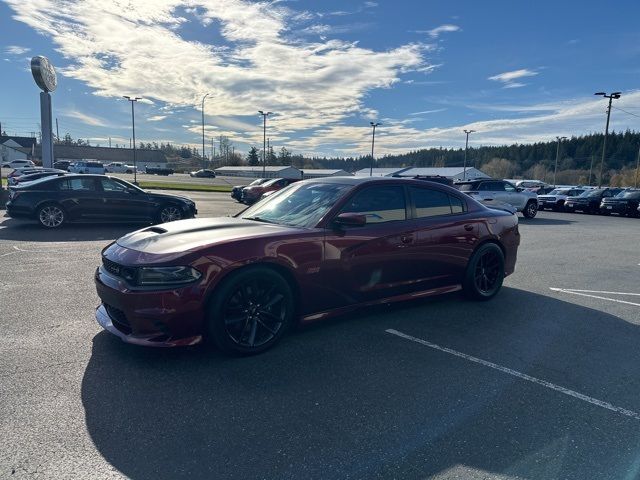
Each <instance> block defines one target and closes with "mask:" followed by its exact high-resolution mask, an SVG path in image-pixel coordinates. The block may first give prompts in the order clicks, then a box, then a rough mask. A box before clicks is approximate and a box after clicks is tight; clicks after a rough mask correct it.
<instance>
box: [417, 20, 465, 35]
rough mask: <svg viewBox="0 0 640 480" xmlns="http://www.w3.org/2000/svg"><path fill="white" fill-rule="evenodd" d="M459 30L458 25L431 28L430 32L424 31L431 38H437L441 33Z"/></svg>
mask: <svg viewBox="0 0 640 480" xmlns="http://www.w3.org/2000/svg"><path fill="white" fill-rule="evenodd" d="M459 30H460V27H459V26H458V25H452V24H449V23H447V24H444V25H440V26H439V27H436V28H432V29H431V30H426V32H424V33H427V34H428V35H429V36H430V37H431V38H438V37H439V36H440V35H441V34H443V33H447V32H457V31H459Z"/></svg>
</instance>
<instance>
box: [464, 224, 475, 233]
mask: <svg viewBox="0 0 640 480" xmlns="http://www.w3.org/2000/svg"><path fill="white" fill-rule="evenodd" d="M464 229H465V230H466V231H467V232H470V231H471V230H473V225H471V224H470V223H468V224H466V225H465V226H464Z"/></svg>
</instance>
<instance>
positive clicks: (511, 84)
mask: <svg viewBox="0 0 640 480" xmlns="http://www.w3.org/2000/svg"><path fill="white" fill-rule="evenodd" d="M536 75H538V72H536V71H535V70H529V69H528V68H521V69H520V70H512V71H510V72H504V73H500V74H498V75H494V76H492V77H489V78H488V80H493V81H495V82H501V83H502V84H503V86H504V88H520V87H524V86H525V85H526V83H521V82H516V81H515V80H518V79H520V78H525V77H534V76H536Z"/></svg>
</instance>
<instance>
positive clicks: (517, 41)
mask: <svg viewBox="0 0 640 480" xmlns="http://www.w3.org/2000/svg"><path fill="white" fill-rule="evenodd" d="M603 6H604V7H605V8H606V10H605V9H603ZM638 18H640V2H638V1H637V0H622V1H615V0H614V1H612V2H608V3H606V4H603V3H601V2H599V3H595V2H592V1H590V0H563V1H561V2H559V1H553V2H552V1H547V0H538V1H536V2H524V1H520V2H514V1H509V2H507V1H502V0H495V1H492V0H485V1H477V0H466V1H452V0H446V1H440V0H421V1H419V0H414V1H408V0H376V1H360V0H357V1H347V0H342V1H337V0H323V1H317V0H316V1H311V0H289V1H286V0H281V1H277V0H273V1H250V0H84V1H70V0H0V91H1V92H2V96H1V97H0V123H1V124H2V129H3V130H6V131H7V133H8V134H19V135H30V134H31V132H34V131H38V130H39V122H40V119H39V115H40V112H39V96H38V93H39V89H38V87H37V86H36V85H35V83H34V81H33V78H32V76H31V73H30V70H29V61H30V58H31V57H32V56H34V55H44V56H46V57H48V58H49V59H50V61H51V62H52V63H53V65H54V66H55V67H56V71H57V74H58V88H57V89H56V91H55V92H53V93H52V97H53V116H54V118H55V119H58V124H59V133H60V136H61V137H62V136H63V135H65V134H66V133H69V134H70V135H71V136H72V137H73V138H82V139H85V140H88V141H89V142H90V143H91V144H92V145H96V144H100V145H102V146H105V145H108V144H109V139H111V142H112V144H113V145H116V144H120V145H123V144H126V145H128V144H129V139H130V137H131V105H130V103H129V102H128V101H127V100H125V99H123V98H122V96H123V95H130V96H138V97H142V100H141V101H140V102H138V103H137V104H136V138H137V139H138V140H139V141H144V142H154V141H156V142H158V143H160V142H168V141H169V142H171V143H174V144H177V145H183V144H187V145H191V146H194V147H196V148H198V149H201V148H202V125H201V122H202V99H203V97H204V95H205V94H208V96H207V97H206V99H205V101H204V107H205V108H204V111H205V137H206V145H207V154H209V153H210V152H209V148H210V146H211V138H215V139H216V141H217V139H218V138H219V136H220V135H224V136H227V137H228V138H229V140H230V141H231V142H232V144H233V145H234V146H235V148H236V151H238V152H246V151H247V150H248V149H249V148H250V147H251V146H256V147H258V148H260V147H261V146H262V141H263V129H262V127H263V123H262V117H261V116H260V115H259V114H258V110H263V111H271V112H274V113H273V115H271V116H269V118H268V120H267V136H268V137H269V139H270V143H271V145H273V147H274V148H275V149H276V150H279V149H280V148H281V147H285V148H287V150H289V151H290V152H292V153H294V154H303V155H306V156H341V157H346V156H360V155H367V154H369V153H370V151H371V133H372V132H371V130H372V129H371V126H370V122H372V121H373V122H379V123H380V124H381V125H380V126H379V127H377V129H376V141H375V154H376V156H380V155H386V154H396V153H404V152H408V151H411V150H417V149H420V148H429V147H445V148H450V147H451V148H460V147H464V144H465V134H464V132H463V130H465V129H467V130H475V132H473V133H471V134H470V136H469V145H470V146H481V145H503V144H513V143H532V142H538V141H550V140H553V139H555V137H556V136H568V137H571V136H577V135H582V134H588V133H592V132H602V131H603V130H604V125H605V121H606V114H605V112H606V100H605V99H603V98H602V97H597V96H594V95H593V94H594V93H595V92H599V91H604V92H607V93H610V92H612V91H620V92H622V98H620V99H619V100H616V101H614V109H613V110H612V113H611V127H610V128H611V129H614V130H618V131H619V130H625V129H627V128H628V129H632V130H640V28H638ZM54 122H55V120H54Z"/></svg>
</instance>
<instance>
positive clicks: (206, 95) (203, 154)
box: [202, 93, 209, 168]
mask: <svg viewBox="0 0 640 480" xmlns="http://www.w3.org/2000/svg"><path fill="white" fill-rule="evenodd" d="M208 96H209V94H208V93H207V94H205V96H204V97H202V168H206V164H205V161H204V157H205V153H204V99H205V98H207V97H208Z"/></svg>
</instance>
